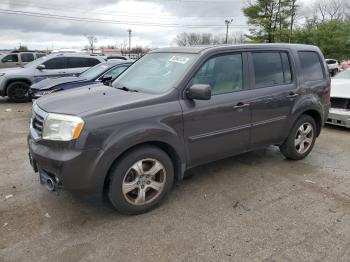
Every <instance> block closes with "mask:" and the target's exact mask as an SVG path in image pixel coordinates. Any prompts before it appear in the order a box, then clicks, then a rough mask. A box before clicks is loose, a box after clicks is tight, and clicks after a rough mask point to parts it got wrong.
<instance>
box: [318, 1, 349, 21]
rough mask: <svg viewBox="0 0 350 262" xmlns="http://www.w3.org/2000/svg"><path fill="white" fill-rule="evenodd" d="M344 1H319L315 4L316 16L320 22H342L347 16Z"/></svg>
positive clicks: (346, 7) (346, 4)
mask: <svg viewBox="0 0 350 262" xmlns="http://www.w3.org/2000/svg"><path fill="white" fill-rule="evenodd" d="M348 5H349V3H347V1H346V0H321V1H319V2H318V3H317V6H316V7H317V8H316V16H317V17H318V18H319V20H321V22H323V21H326V20H330V21H334V20H335V21H337V20H343V19H344V18H345V17H347V16H348V15H349V14H348Z"/></svg>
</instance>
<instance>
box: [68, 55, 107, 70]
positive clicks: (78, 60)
mask: <svg viewBox="0 0 350 262" xmlns="http://www.w3.org/2000/svg"><path fill="white" fill-rule="evenodd" d="M67 60H68V68H80V67H92V66H95V65H97V64H99V63H100V61H99V60H97V59H95V58H85V57H68V58H67Z"/></svg>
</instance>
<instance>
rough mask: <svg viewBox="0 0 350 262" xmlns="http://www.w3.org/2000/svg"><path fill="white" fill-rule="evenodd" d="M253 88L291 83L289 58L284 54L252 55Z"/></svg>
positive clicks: (266, 53)
mask: <svg viewBox="0 0 350 262" xmlns="http://www.w3.org/2000/svg"><path fill="white" fill-rule="evenodd" d="M252 58H253V67H254V75H255V87H256V88H262V87H269V86H274V85H284V84H289V83H291V82H292V74H291V68H290V62H289V57H288V54H287V53H286V52H257V53H252Z"/></svg>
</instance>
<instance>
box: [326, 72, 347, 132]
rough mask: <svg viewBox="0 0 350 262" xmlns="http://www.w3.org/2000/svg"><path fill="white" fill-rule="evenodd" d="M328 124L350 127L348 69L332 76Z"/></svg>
mask: <svg viewBox="0 0 350 262" xmlns="http://www.w3.org/2000/svg"><path fill="white" fill-rule="evenodd" d="M327 123H328V124H331V125H337V126H343V127H347V128H350V69H347V70H345V71H343V72H341V73H339V74H338V75H337V76H335V77H334V78H332V91H331V109H330V111H329V116H328V120H327Z"/></svg>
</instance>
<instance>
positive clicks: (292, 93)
mask: <svg viewBox="0 0 350 262" xmlns="http://www.w3.org/2000/svg"><path fill="white" fill-rule="evenodd" d="M298 96H299V94H297V93H294V92H291V93H289V95H287V98H296V97H298Z"/></svg>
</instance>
